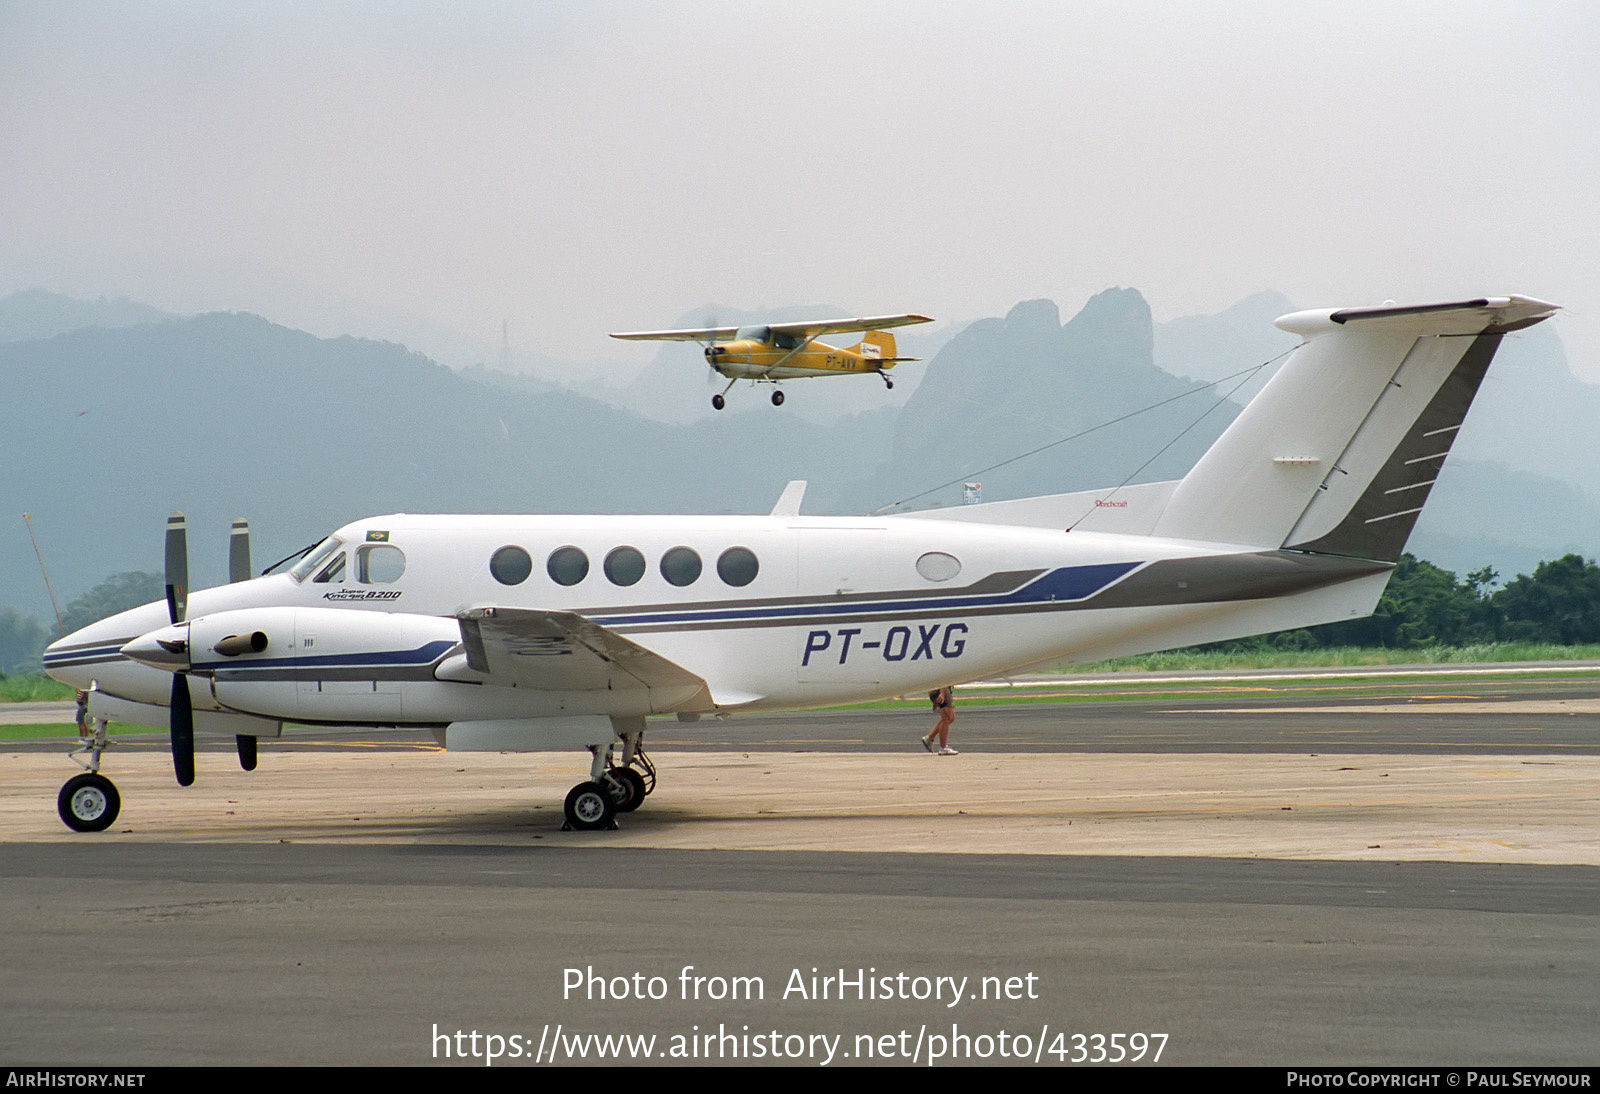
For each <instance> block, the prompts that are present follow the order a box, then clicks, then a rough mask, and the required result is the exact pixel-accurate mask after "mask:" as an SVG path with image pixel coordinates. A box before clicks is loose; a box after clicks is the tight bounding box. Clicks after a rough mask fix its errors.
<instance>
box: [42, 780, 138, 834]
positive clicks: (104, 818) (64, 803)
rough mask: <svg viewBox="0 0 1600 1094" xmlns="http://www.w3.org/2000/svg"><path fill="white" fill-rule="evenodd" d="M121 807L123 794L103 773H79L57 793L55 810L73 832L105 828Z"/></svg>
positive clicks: (113, 820)
mask: <svg viewBox="0 0 1600 1094" xmlns="http://www.w3.org/2000/svg"><path fill="white" fill-rule="evenodd" d="M121 811H122V795H120V794H118V793H117V788H116V787H115V786H113V785H112V783H111V780H110V779H108V778H106V777H105V776H104V775H89V774H84V775H77V776H74V777H73V778H70V779H68V780H67V782H66V785H64V786H63V787H62V788H61V793H60V794H58V795H56V812H58V813H60V814H61V819H62V820H63V821H65V822H66V824H67V827H68V828H70V829H72V830H73V831H74V832H104V831H105V830H106V829H107V828H110V827H111V825H112V824H113V822H115V821H116V819H117V814H118V813H120V812H121Z"/></svg>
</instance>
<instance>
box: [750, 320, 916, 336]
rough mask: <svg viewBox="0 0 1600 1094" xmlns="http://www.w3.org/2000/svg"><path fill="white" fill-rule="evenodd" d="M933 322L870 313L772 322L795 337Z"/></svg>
mask: <svg viewBox="0 0 1600 1094" xmlns="http://www.w3.org/2000/svg"><path fill="white" fill-rule="evenodd" d="M931 322H933V320H932V319H930V318H929V317H928V316H926V315H871V316H866V317H865V318H861V319H815V320H812V321H811V322H809V323H772V324H769V325H770V327H771V329H772V331H773V332H774V333H782V334H792V335H794V336H795V337H797V338H821V337H822V336H823V335H824V334H842V333H844V332H845V331H856V330H888V329H889V328H890V327H909V326H912V325H913V324H916V323H931Z"/></svg>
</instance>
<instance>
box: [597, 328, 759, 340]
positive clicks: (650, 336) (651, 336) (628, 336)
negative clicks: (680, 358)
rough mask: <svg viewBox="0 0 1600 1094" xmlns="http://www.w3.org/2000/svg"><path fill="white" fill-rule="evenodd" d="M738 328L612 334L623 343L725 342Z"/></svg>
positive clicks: (638, 331) (736, 332) (639, 331)
mask: <svg viewBox="0 0 1600 1094" xmlns="http://www.w3.org/2000/svg"><path fill="white" fill-rule="evenodd" d="M738 333H739V328H738V327H701V328H699V329H697V330H636V331H627V332H625V333H623V334H613V335H612V336H611V337H613V338H621V339H622V340H623V341H625V342H726V341H728V340H729V339H731V338H732V337H733V336H734V335H736V334H738Z"/></svg>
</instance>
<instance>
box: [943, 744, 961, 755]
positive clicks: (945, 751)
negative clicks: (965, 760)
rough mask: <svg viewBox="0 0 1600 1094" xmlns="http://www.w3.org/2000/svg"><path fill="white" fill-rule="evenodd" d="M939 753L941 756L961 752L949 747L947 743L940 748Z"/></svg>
mask: <svg viewBox="0 0 1600 1094" xmlns="http://www.w3.org/2000/svg"><path fill="white" fill-rule="evenodd" d="M939 755H941V756H959V755H961V753H959V752H957V751H956V750H955V749H953V748H951V747H950V746H949V745H945V746H944V747H943V748H941V749H940V750H939Z"/></svg>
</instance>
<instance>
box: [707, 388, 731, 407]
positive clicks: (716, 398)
mask: <svg viewBox="0 0 1600 1094" xmlns="http://www.w3.org/2000/svg"><path fill="white" fill-rule="evenodd" d="M727 405H728V400H726V399H724V398H723V397H722V394H721V393H720V392H718V393H717V394H716V395H713V396H711V409H712V410H721V409H722V408H723V407H725V406H727Z"/></svg>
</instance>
